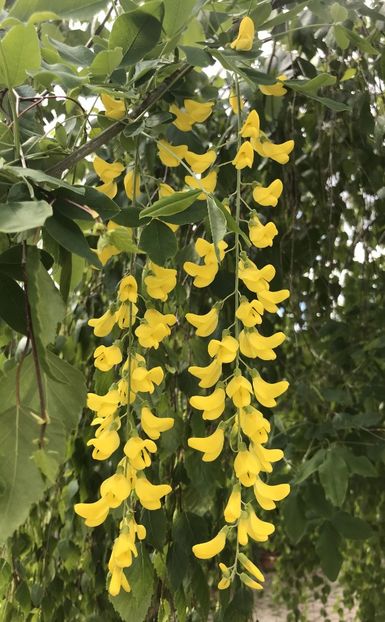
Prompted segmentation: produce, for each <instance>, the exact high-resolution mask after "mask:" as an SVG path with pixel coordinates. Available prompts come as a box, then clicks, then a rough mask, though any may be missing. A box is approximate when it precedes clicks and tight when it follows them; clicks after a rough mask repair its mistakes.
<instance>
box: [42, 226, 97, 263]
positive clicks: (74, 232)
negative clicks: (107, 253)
mask: <svg viewBox="0 0 385 622" xmlns="http://www.w3.org/2000/svg"><path fill="white" fill-rule="evenodd" d="M45 228H46V230H47V231H48V233H49V234H50V236H51V237H52V238H53V239H54V240H56V242H58V243H59V244H60V245H61V246H63V248H65V249H66V250H67V251H70V252H71V253H75V255H79V257H83V258H84V259H86V260H87V261H88V262H89V263H90V264H91V265H92V266H95V267H96V268H101V263H100V261H99V259H98V257H97V255H96V253H94V252H93V251H92V250H91V249H90V247H89V246H88V243H87V240H86V238H85V237H84V235H83V232H82V230H81V229H80V227H78V225H77V224H76V223H75V222H73V221H72V220H69V219H68V218H64V217H63V216H60V215H59V214H56V215H55V216H51V218H48V220H47V221H46V223H45Z"/></svg>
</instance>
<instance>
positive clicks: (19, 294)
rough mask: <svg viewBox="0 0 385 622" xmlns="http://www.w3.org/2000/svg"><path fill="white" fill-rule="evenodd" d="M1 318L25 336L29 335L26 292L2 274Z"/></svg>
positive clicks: (0, 279) (0, 280)
mask: <svg viewBox="0 0 385 622" xmlns="http://www.w3.org/2000/svg"><path fill="white" fill-rule="evenodd" d="M0 292H1V295H0V317H1V318H2V319H3V320H4V321H5V322H6V323H7V324H8V325H9V326H10V327H11V328H13V330H16V331H17V332H19V333H22V334H23V335H26V334H27V324H26V317H25V310H26V299H25V293H24V290H23V289H22V288H21V287H20V285H18V284H17V283H16V281H14V280H13V279H11V278H9V277H8V276H6V275H5V274H1V273H0Z"/></svg>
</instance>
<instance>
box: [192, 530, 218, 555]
mask: <svg viewBox="0 0 385 622" xmlns="http://www.w3.org/2000/svg"><path fill="white" fill-rule="evenodd" d="M225 544H226V531H225V530H223V529H222V530H221V531H220V532H219V533H218V534H217V535H216V536H215V538H212V540H209V541H208V542H202V543H201V544H194V546H193V547H192V552H193V553H194V555H195V557H197V558H198V559H211V557H215V555H218V553H221V551H223V549H224V548H225Z"/></svg>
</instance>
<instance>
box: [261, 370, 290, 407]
mask: <svg viewBox="0 0 385 622" xmlns="http://www.w3.org/2000/svg"><path fill="white" fill-rule="evenodd" d="M288 387H289V383H288V382H287V381H286V380H281V381H280V382H266V380H263V378H262V377H261V376H260V375H259V374H256V375H254V378H253V389H254V395H255V397H256V398H257V400H258V402H259V403H260V404H262V406H266V408H273V407H274V406H276V405H277V402H276V400H275V398H276V397H279V396H280V395H282V394H283V393H285V391H287V389H288Z"/></svg>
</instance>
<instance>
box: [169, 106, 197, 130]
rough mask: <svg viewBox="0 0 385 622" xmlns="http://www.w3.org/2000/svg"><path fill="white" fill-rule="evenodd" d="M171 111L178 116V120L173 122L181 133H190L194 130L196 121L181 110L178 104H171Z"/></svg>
mask: <svg viewBox="0 0 385 622" xmlns="http://www.w3.org/2000/svg"><path fill="white" fill-rule="evenodd" d="M169 111H170V112H171V114H174V115H175V116H176V119H174V120H173V124H174V125H175V126H176V127H177V128H178V130H180V131H181V132H190V131H191V130H192V126H193V125H194V123H195V121H194V119H193V118H192V116H191V115H190V114H189V113H188V112H186V111H185V110H181V109H180V108H178V106H177V105H176V104H171V106H170V107H169Z"/></svg>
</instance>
